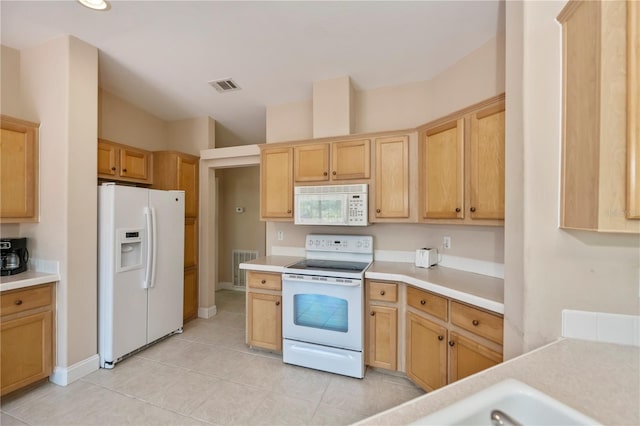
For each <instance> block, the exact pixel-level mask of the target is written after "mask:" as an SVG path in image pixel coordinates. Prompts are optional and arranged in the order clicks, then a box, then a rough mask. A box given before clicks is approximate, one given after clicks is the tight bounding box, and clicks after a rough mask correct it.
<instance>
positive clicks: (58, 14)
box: [0, 0, 504, 143]
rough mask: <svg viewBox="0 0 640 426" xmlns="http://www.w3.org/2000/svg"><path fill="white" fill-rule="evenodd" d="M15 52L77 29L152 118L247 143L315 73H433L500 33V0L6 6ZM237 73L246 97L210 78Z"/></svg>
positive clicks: (389, 79) (116, 88) (305, 94)
mask: <svg viewBox="0 0 640 426" xmlns="http://www.w3.org/2000/svg"><path fill="white" fill-rule="evenodd" d="M0 19H1V22H0V24H1V33H0V34H1V42H2V44H3V45H5V46H9V47H12V48H14V49H24V48H29V47H32V46H37V45H39V44H41V43H43V42H44V41H46V40H47V39H50V38H53V37H56V36H58V35H61V34H71V35H74V36H76V37H78V38H80V39H82V40H84V41H86V42H88V43H90V44H92V45H93V46H96V47H97V48H98V49H99V51H100V54H99V61H100V62H99V72H100V75H99V79H100V86H101V87H102V88H103V89H105V90H107V91H109V92H111V93H113V94H115V95H117V96H119V97H121V98H123V99H125V100H127V101H129V102H130V103H132V104H134V105H136V106H138V107H140V108H142V109H144V110H146V111H148V112H150V113H152V114H154V115H156V116H157V117H159V118H161V119H163V120H168V121H171V120H177V119H182V118H190V117H202V116H206V115H209V116H211V117H213V118H215V119H216V120H217V121H218V123H219V124H220V125H222V126H224V127H225V128H226V129H227V131H228V132H231V133H232V134H234V135H235V136H236V137H237V138H238V139H240V140H241V141H242V143H262V142H264V140H265V113H266V107H267V106H268V105H276V104H281V103H287V102H294V101H302V100H308V99H311V92H312V84H313V82H314V81H317V80H324V79H328V78H334V77H341V76H345V75H348V76H350V77H351V79H352V82H353V84H354V86H355V87H356V89H358V90H369V89H373V88H377V87H384V86H394V85H398V84H403V83H408V82H412V81H422V80H428V79H430V78H432V77H433V76H434V75H437V74H438V73H439V72H441V71H443V70H444V69H446V68H447V67H448V66H450V65H452V64H453V63H455V62H457V61H458V60H459V59H461V58H462V57H464V56H466V55H467V54H469V53H470V52H471V51H473V50H474V49H476V48H477V47H479V46H480V45H482V44H484V43H485V42H486V41H488V40H489V39H491V38H492V37H494V36H495V35H496V34H497V33H500V32H503V31H504V3H503V1H500V0H492V1H479V0H476V1H451V0H449V1H372V2H369V1H342V2H331V1H295V2H271V1H257V2H248V1H246V2H245V1H228V2H222V1H112V2H111V8H110V10H109V11H107V12H95V11H92V10H89V9H87V8H85V7H83V6H81V5H80V4H79V3H77V2H75V1H43V2H36V1H6V0H2V1H1V2H0ZM229 77H231V78H233V79H234V80H235V81H236V82H237V83H238V84H239V85H240V86H241V87H242V90H241V91H238V92H229V93H222V94H221V93H218V92H217V91H215V90H214V89H213V88H212V87H211V86H209V85H208V82H209V81H211V80H216V79H222V78H229Z"/></svg>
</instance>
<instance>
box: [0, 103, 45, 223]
mask: <svg viewBox="0 0 640 426" xmlns="http://www.w3.org/2000/svg"><path fill="white" fill-rule="evenodd" d="M1 131H2V134H1V135H0V220H1V221H2V222H34V221H37V220H38V212H37V206H38V129H37V125H36V124H34V123H28V122H23V121H21V120H17V119H12V118H10V117H6V116H2V130H1Z"/></svg>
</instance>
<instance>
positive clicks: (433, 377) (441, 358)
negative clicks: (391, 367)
mask: <svg viewBox="0 0 640 426" xmlns="http://www.w3.org/2000/svg"><path fill="white" fill-rule="evenodd" d="M405 368H406V370H407V371H406V372H407V377H409V379H411V380H413V382H414V383H416V384H418V385H419V386H420V387H421V388H422V389H424V390H426V391H431V390H435V389H438V388H440V387H442V386H444V385H446V384H447V329H446V328H445V327H443V326H441V325H438V324H436V323H435V322H432V321H429V320H428V319H426V318H424V317H423V316H421V315H418V314H415V313H413V312H408V313H407V340H406V364H405Z"/></svg>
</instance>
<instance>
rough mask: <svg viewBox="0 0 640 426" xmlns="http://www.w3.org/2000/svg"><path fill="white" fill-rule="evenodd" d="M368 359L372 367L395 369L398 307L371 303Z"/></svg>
mask: <svg viewBox="0 0 640 426" xmlns="http://www.w3.org/2000/svg"><path fill="white" fill-rule="evenodd" d="M368 337H369V339H370V340H369V345H368V351H369V353H368V354H367V359H368V365H370V366H372V367H380V368H385V369H387V370H395V369H396V365H397V352H398V308H394V307H388V306H377V305H371V306H370V307H369V314H368Z"/></svg>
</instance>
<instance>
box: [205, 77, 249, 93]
mask: <svg viewBox="0 0 640 426" xmlns="http://www.w3.org/2000/svg"><path fill="white" fill-rule="evenodd" d="M209 84H210V85H211V86H212V87H213V88H214V89H216V90H217V91H218V92H220V93H224V92H234V91H236V90H240V89H241V87H240V86H238V83H236V82H235V81H233V79H232V78H225V79H223V80H213V81H210V82H209Z"/></svg>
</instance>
